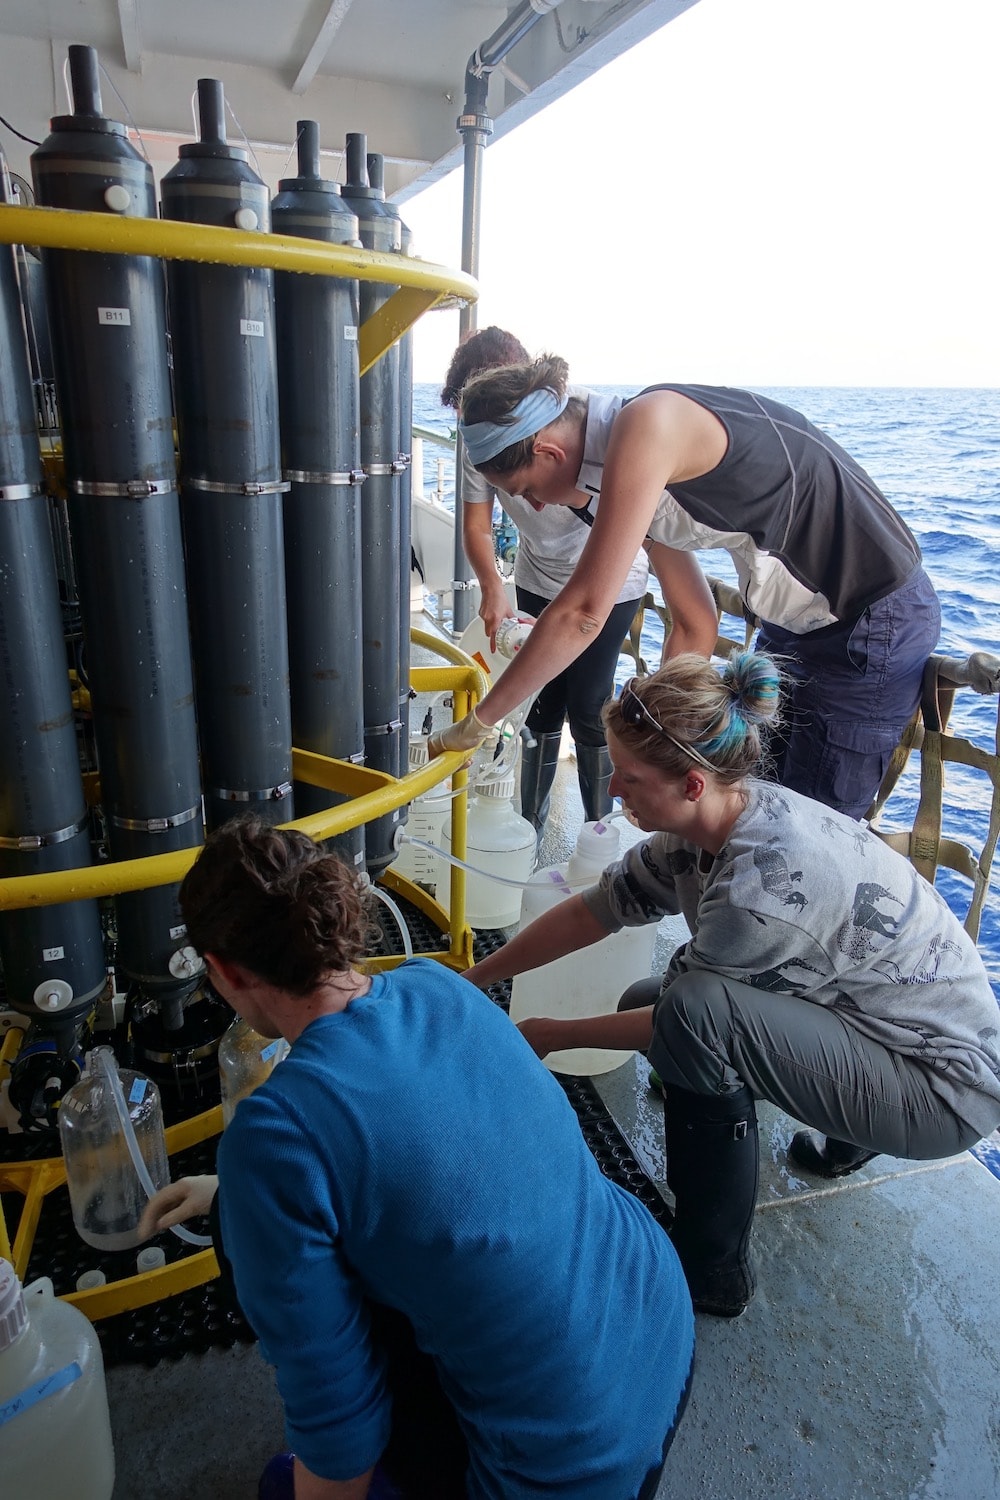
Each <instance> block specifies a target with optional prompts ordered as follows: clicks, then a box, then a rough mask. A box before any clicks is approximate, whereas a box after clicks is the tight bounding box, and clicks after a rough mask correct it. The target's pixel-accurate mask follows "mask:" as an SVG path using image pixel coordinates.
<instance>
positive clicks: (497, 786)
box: [473, 771, 514, 802]
mask: <svg viewBox="0 0 1000 1500" xmlns="http://www.w3.org/2000/svg"><path fill="white" fill-rule="evenodd" d="M473 791H474V792H475V795H476V796H477V797H488V798H489V799H490V800H491V801H493V802H512V801H513V800H514V773H513V771H512V772H511V773H510V775H509V776H498V777H497V779H496V780H495V781H480V782H477V783H476V785H475V787H474V788H473Z"/></svg>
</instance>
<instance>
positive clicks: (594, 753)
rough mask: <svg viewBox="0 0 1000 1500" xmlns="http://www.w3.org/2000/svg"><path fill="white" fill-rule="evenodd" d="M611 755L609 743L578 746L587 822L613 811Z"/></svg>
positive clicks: (580, 778)
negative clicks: (610, 790) (610, 791)
mask: <svg viewBox="0 0 1000 1500" xmlns="http://www.w3.org/2000/svg"><path fill="white" fill-rule="evenodd" d="M612 769H613V768H612V765H611V756H610V755H609V754H608V747H607V745H581V744H579V743H578V744H577V747H576V774H577V778H578V779H579V782H580V796H581V797H582V798H583V817H584V821H585V822H587V823H596V822H597V820H598V818H606V817H607V816H608V815H609V813H610V812H611V807H612V802H611V795H610V793H609V791H608V785H609V783H610V781H611V772H612Z"/></svg>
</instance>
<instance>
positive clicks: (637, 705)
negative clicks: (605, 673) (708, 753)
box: [618, 677, 715, 771]
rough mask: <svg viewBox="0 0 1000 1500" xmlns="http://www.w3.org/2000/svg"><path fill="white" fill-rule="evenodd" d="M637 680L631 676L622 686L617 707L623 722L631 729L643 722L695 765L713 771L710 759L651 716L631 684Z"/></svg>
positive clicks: (637, 727) (639, 726)
mask: <svg viewBox="0 0 1000 1500" xmlns="http://www.w3.org/2000/svg"><path fill="white" fill-rule="evenodd" d="M637 681H638V678H636V677H633V678H632V681H631V682H627V683H626V684H625V686H624V687H623V688H622V692H621V697H620V698H619V699H618V708H619V711H620V712H621V716H622V718H623V719H624V720H625V723H626V724H630V725H631V726H632V728H633V729H639V728H641V727H642V725H644V724H645V725H646V726H647V727H648V728H649V729H653V730H655V731H656V733H657V734H658V735H660V736H661V737H662V738H663V739H665V740H669V741H670V743H671V745H673V746H674V747H675V748H676V749H677V750H679V751H680V752H681V754H682V755H688V756H690V757H691V759H692V760H693V761H694V762H695V764H696V765H699V766H703V767H704V769H705V770H706V771H714V770H715V767H714V766H713V765H712V762H711V761H710V760H706V759H705V757H704V756H703V755H700V754H699V753H698V751H697V750H695V749H694V747H693V746H692V745H685V743H684V741H683V740H678V739H676V738H675V737H674V736H673V735H672V734H671V733H670V731H669V730H667V729H664V727H663V725H662V724H661V723H660V722H659V720H658V719H654V718H653V715H652V714H651V713H650V711H649V709H648V708H647V707H646V705H645V704H644V703H643V701H642V699H641V698H640V697H639V695H638V693H636V691H635V688H634V686H633V684H634V683H636V682H637Z"/></svg>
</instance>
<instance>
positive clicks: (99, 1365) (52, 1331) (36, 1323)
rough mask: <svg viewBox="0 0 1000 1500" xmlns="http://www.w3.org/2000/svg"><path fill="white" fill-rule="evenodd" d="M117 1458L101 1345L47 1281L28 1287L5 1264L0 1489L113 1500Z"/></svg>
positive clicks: (18, 1494) (33, 1496) (44, 1498)
mask: <svg viewBox="0 0 1000 1500" xmlns="http://www.w3.org/2000/svg"><path fill="white" fill-rule="evenodd" d="M114 1484H115V1455H114V1449H113V1447H112V1444H111V1419H110V1417H109V1415H108V1394H107V1389H106V1387H105V1383H104V1364H103V1361H102V1359H101V1346H100V1344H99V1343H98V1341H97V1334H96V1332H95V1331H94V1327H93V1324H92V1323H91V1322H90V1321H89V1319H87V1318H85V1317H84V1315H83V1313H82V1312H80V1311H79V1309H77V1308H75V1307H71V1306H70V1304H69V1303H68V1302H60V1301H59V1299H58V1297H56V1296H55V1294H54V1292H53V1289H52V1282H51V1281H50V1280H49V1279H48V1277H44V1278H43V1279H42V1280H41V1281H34V1282H32V1284H31V1285H30V1286H28V1287H24V1288H22V1286H21V1283H20V1281H18V1279H17V1276H16V1275H15V1274H14V1267H13V1266H12V1265H11V1264H10V1262H9V1261H6V1260H0V1492H2V1494H3V1496H4V1500H67V1497H69V1496H72V1500H111V1493H112V1490H113V1489H114Z"/></svg>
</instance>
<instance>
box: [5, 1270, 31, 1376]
mask: <svg viewBox="0 0 1000 1500" xmlns="http://www.w3.org/2000/svg"><path fill="white" fill-rule="evenodd" d="M27 1321H28V1311H27V1308H26V1307H25V1305H24V1293H23V1291H22V1290H21V1283H20V1282H19V1281H18V1279H17V1273H16V1272H15V1270H14V1267H13V1266H12V1265H11V1263H10V1261H9V1260H2V1259H0V1353H2V1352H3V1350H4V1349H9V1348H10V1346H11V1344H12V1343H13V1342H14V1340H15V1339H16V1338H17V1336H18V1334H19V1333H20V1332H21V1330H22V1328H23V1327H24V1325H25V1324H26V1323H27Z"/></svg>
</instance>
